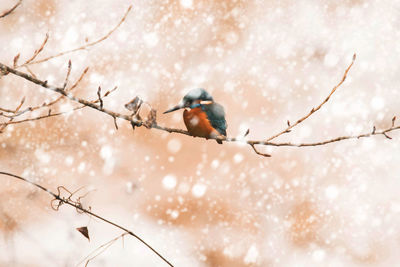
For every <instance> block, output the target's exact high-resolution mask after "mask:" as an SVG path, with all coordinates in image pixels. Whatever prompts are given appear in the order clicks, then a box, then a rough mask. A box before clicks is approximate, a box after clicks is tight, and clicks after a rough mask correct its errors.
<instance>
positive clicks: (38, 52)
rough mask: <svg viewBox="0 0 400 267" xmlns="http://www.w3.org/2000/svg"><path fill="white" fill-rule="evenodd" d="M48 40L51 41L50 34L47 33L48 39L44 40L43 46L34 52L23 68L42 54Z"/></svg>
mask: <svg viewBox="0 0 400 267" xmlns="http://www.w3.org/2000/svg"><path fill="white" fill-rule="evenodd" d="M48 40H49V33H46V37H45V38H44V40H43V42H42V45H41V46H40V47H39V48H38V49H36V50H35V52H33V55H32V57H30V58H29V59H28V60H27V61H25V63H24V64H22V65H21V67H24V66H27V65H29V64H30V63H31V62H32V61H33V60H34V59H35V58H36V57H37V56H38V55H39V54H40V52H42V51H43V48H44V47H45V45H46V44H47V41H48Z"/></svg>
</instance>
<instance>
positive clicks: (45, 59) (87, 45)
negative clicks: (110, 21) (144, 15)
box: [24, 6, 132, 65]
mask: <svg viewBox="0 0 400 267" xmlns="http://www.w3.org/2000/svg"><path fill="white" fill-rule="evenodd" d="M131 9H132V6H129V7H128V9H127V10H126V12H125V14H124V16H123V17H122V19H121V20H120V21H119V23H118V24H117V25H116V26H115V27H114V28H112V29H111V30H110V31H109V32H108V33H107V34H106V35H104V36H103V37H101V38H99V39H97V40H96V41H93V42H90V43H87V44H84V45H82V46H79V47H77V48H74V49H71V50H66V51H63V52H60V53H58V54H55V55H52V56H49V57H45V58H42V59H38V60H33V61H30V62H28V63H27V64H26V65H33V64H38V63H42V62H45V61H48V60H50V59H53V58H56V57H61V56H63V55H66V54H69V53H73V52H76V51H79V50H85V49H87V48H89V47H91V46H94V45H96V44H98V43H100V42H102V41H104V40H106V39H107V38H108V37H110V35H111V34H113V33H114V32H115V31H116V30H117V29H118V28H119V27H120V26H121V24H122V23H123V22H124V21H125V19H126V17H127V16H128V14H129V12H130V11H131ZM24 65H25V64H24Z"/></svg>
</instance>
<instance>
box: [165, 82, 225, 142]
mask: <svg viewBox="0 0 400 267" xmlns="http://www.w3.org/2000/svg"><path fill="white" fill-rule="evenodd" d="M182 108H184V109H185V111H184V112H183V121H184V122H185V125H186V128H187V130H188V132H189V133H190V135H192V136H198V137H204V138H206V139H209V138H211V139H215V138H217V137H221V136H226V128H227V127H228V125H227V123H226V120H225V111H224V107H223V106H221V105H220V104H218V103H216V102H214V99H213V98H212V96H211V95H210V94H209V93H208V92H207V91H206V90H205V89H203V88H196V89H192V90H190V91H189V92H188V93H187V94H186V95H185V96H184V97H183V99H182V100H181V102H180V103H179V104H178V105H176V106H175V107H173V108H171V109H168V110H167V111H165V112H164V114H165V113H169V112H172V111H175V110H178V109H182ZM217 142H218V144H222V141H221V140H218V139H217Z"/></svg>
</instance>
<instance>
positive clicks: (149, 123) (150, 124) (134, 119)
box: [0, 58, 400, 157]
mask: <svg viewBox="0 0 400 267" xmlns="http://www.w3.org/2000/svg"><path fill="white" fill-rule="evenodd" d="M354 59H355V58H353V62H354ZM353 62H352V63H351V64H350V66H349V67H348V68H347V69H346V72H345V75H344V76H343V78H342V81H341V82H340V83H339V84H338V85H337V86H335V87H334V89H333V90H332V91H331V92H330V94H329V96H328V97H327V98H326V99H325V100H324V101H323V102H322V103H321V104H320V105H319V106H318V107H317V108H313V109H312V111H311V112H310V113H309V114H307V115H306V116H305V117H303V118H301V119H300V120H298V121H297V122H296V123H295V124H293V125H291V124H290V123H288V125H289V126H288V128H286V129H285V130H284V131H282V132H281V133H279V134H277V135H275V136H273V138H272V139H274V138H276V137H278V136H279V135H281V134H283V133H285V132H288V131H290V130H291V129H292V128H293V127H294V126H296V125H298V124H300V123H301V122H302V121H304V120H305V119H307V118H308V117H309V116H311V115H312V114H313V113H315V112H316V111H317V110H319V109H320V108H321V107H322V106H323V105H324V104H325V103H326V102H327V101H328V100H329V98H330V96H331V95H332V94H333V93H334V92H335V91H336V89H337V88H338V87H339V86H340V85H341V84H342V83H343V82H344V80H345V79H346V75H347V73H348V71H349V70H350V67H351V66H352V64H353ZM0 71H1V72H3V73H13V74H15V75H17V76H20V77H22V78H24V79H26V80H28V81H30V82H32V83H35V84H37V85H40V86H42V87H44V88H47V89H49V90H52V91H54V92H57V93H59V94H61V95H62V96H65V97H66V98H68V99H70V100H72V101H74V102H78V103H80V104H82V105H84V106H87V107H90V108H93V109H96V110H98V111H100V112H103V113H105V114H107V115H109V116H111V117H112V118H113V120H114V123H115V124H116V119H117V118H120V119H123V120H126V121H128V122H130V123H131V125H132V127H133V129H134V128H135V127H141V126H145V127H146V128H148V129H151V128H154V129H158V130H161V131H166V132H169V133H178V134H184V135H188V136H191V135H190V133H189V132H188V131H185V130H182V129H175V128H169V127H164V126H160V125H158V124H157V122H156V110H154V109H152V108H151V106H150V108H151V112H150V113H149V115H148V117H147V119H146V120H145V121H143V120H142V119H141V118H140V116H133V115H134V114H131V115H126V114H122V113H117V112H114V111H112V110H108V109H106V108H104V107H103V106H102V105H97V104H96V103H98V102H100V99H97V100H96V101H87V100H85V99H82V98H78V97H76V96H74V95H72V94H71V93H70V92H66V91H64V90H63V88H60V87H55V86H51V85H49V84H48V83H47V81H42V80H39V79H37V78H35V77H32V76H31V75H29V74H26V73H23V72H20V71H18V70H15V69H13V68H10V67H8V66H6V65H4V64H2V63H0ZM106 94H107V93H106ZM136 101H138V100H136ZM394 122H395V119H392V127H390V128H387V129H383V130H380V131H376V129H375V130H373V131H372V132H370V131H369V132H368V133H364V134H360V135H349V136H340V137H336V138H332V139H329V140H324V141H319V142H311V143H291V142H271V141H269V139H267V140H244V138H243V137H240V138H231V137H224V136H222V137H215V138H208V139H218V140H220V141H224V142H240V143H246V144H248V145H250V146H251V147H252V149H253V150H254V152H255V153H257V154H258V155H262V156H264V157H268V156H270V155H269V154H266V153H261V152H260V151H258V150H257V149H256V148H255V145H261V146H276V147H283V146H286V147H309V146H321V145H326V144H329V143H335V142H339V141H343V140H349V139H359V138H362V137H370V136H375V135H383V136H385V137H386V138H388V139H390V138H391V137H390V136H389V135H388V133H389V132H391V131H395V130H399V129H400V126H394ZM116 127H117V125H116ZM199 138H202V137H199Z"/></svg>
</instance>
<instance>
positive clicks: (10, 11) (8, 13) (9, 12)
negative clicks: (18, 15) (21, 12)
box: [0, 0, 22, 18]
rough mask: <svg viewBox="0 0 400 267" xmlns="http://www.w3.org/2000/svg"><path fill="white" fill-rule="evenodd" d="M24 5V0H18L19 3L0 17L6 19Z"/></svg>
mask: <svg viewBox="0 0 400 267" xmlns="http://www.w3.org/2000/svg"><path fill="white" fill-rule="evenodd" d="M21 3H22V0H18V2H17V3H16V4H15V5H14V6H13V7H12V8H10V9H9V10H7V11H5V12H4V13H3V14H1V15H0V18H4V17H6V16H8V15H10V14H11V13H12V12H13V11H14V10H15V9H17V7H18V6H19V5H20V4H21Z"/></svg>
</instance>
